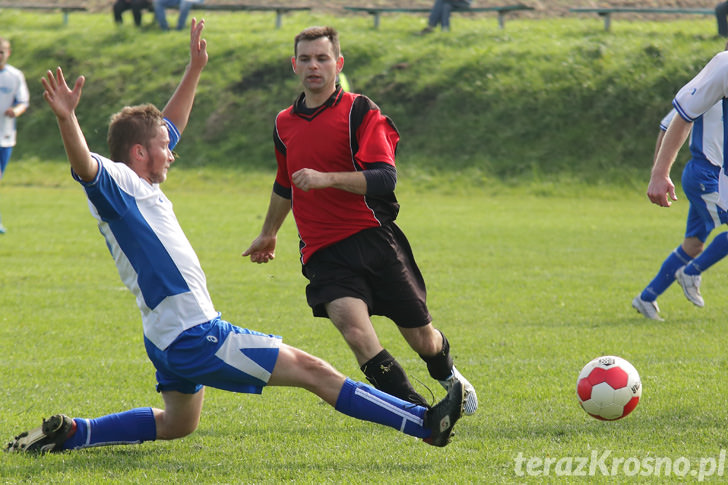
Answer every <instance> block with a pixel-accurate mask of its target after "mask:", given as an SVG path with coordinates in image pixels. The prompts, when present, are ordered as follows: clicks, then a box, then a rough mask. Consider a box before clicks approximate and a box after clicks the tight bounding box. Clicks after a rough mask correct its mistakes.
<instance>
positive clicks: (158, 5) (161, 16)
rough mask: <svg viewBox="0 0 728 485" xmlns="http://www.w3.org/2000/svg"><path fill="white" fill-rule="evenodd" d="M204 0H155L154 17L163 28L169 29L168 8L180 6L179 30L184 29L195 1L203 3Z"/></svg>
mask: <svg viewBox="0 0 728 485" xmlns="http://www.w3.org/2000/svg"><path fill="white" fill-rule="evenodd" d="M202 2H203V0H154V17H155V18H156V19H157V23H158V24H159V27H160V28H161V29H162V30H169V25H168V24H167V14H166V13H165V9H167V8H174V7H176V8H179V17H177V30H184V28H185V23H186V22H187V16H188V15H189V14H190V10H191V9H192V4H193V3H202Z"/></svg>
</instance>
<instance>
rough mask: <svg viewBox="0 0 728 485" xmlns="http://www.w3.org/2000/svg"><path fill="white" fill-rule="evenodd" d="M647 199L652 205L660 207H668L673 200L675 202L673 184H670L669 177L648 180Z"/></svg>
mask: <svg viewBox="0 0 728 485" xmlns="http://www.w3.org/2000/svg"><path fill="white" fill-rule="evenodd" d="M647 197H648V198H649V199H650V201H651V202H652V203H653V204H657V205H659V206H660V207H670V205H672V201H673V200H677V196H676V195H675V184H673V183H672V180H670V177H665V178H655V177H652V178H650V184H649V185H648V186H647Z"/></svg>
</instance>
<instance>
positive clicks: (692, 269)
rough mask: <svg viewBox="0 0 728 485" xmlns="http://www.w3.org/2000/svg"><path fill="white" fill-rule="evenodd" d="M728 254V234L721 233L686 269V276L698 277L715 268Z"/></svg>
mask: <svg viewBox="0 0 728 485" xmlns="http://www.w3.org/2000/svg"><path fill="white" fill-rule="evenodd" d="M726 254H728V232H721V233H720V234H718V235H717V236H715V237H714V238H713V241H712V242H711V243H710V244H709V245H708V247H707V248H705V251H703V252H702V253H701V254H700V255H699V256H698V257H697V258H695V259H693V260H692V261H691V262H690V264H688V265H687V266H686V267H685V274H689V275H697V274H700V273H702V272H703V271H705V270H706V269H708V268H710V267H711V266H713V265H714V264H715V263H717V262H718V261H720V260H721V259H723V258H724V257H725V255H726Z"/></svg>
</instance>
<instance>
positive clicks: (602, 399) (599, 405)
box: [576, 355, 642, 421]
mask: <svg viewBox="0 0 728 485" xmlns="http://www.w3.org/2000/svg"><path fill="white" fill-rule="evenodd" d="M641 395H642V383H641V382H640V375H639V374H638V373H637V369H635V368H634V366H633V365H632V364H630V363H629V362H627V361H626V360H624V359H622V358H621V357H615V356H612V355H607V356H604V357H598V358H596V359H594V360H592V361H591V362H589V363H588V364H587V365H585V366H584V368H583V369H582V370H581V373H579V378H578V379H577V380H576V396H577V397H578V398H579V403H580V404H581V407H582V408H583V409H584V411H586V412H587V413H588V414H589V415H590V416H593V417H595V418H597V419H602V420H606V421H614V420H616V419H621V418H623V417H625V416H627V415H628V414H629V413H631V412H632V411H634V408H636V407H637V404H638V403H639V402H640V396H641Z"/></svg>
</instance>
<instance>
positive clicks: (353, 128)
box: [349, 94, 399, 171]
mask: <svg viewBox="0 0 728 485" xmlns="http://www.w3.org/2000/svg"><path fill="white" fill-rule="evenodd" d="M370 111H381V110H380V109H379V106H377V104H376V103H375V102H374V101H372V100H371V99H369V98H367V97H366V96H364V95H363V94H362V95H359V96H357V98H356V99H355V100H354V103H353V104H352V106H351V113H350V114H349V139H350V140H351V156H352V158H353V159H354V160H356V154H357V153H358V152H359V140H358V139H357V138H356V132H357V131H358V130H359V127H360V126H361V124H362V123H363V122H364V118H366V116H367V113H369V112H370ZM382 116H384V119H386V120H387V123H389V125H390V126H391V127H392V129H393V130H394V131H396V132H397V134H399V130H397V127H396V126H395V125H394V121H392V119H391V118H390V117H389V116H387V115H385V114H384V113H382ZM394 154H395V155H396V154H397V147H396V146H395V147H394ZM356 170H357V171H360V170H363V167H359V165H358V164H357V166H356Z"/></svg>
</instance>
